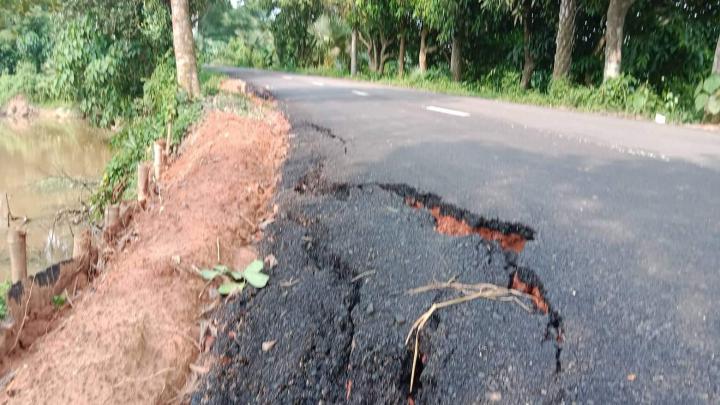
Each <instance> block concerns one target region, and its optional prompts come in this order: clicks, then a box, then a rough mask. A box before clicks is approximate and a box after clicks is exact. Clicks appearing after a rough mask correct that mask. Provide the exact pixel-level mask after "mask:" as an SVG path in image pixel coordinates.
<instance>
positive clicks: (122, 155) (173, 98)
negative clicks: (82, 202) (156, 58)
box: [91, 56, 201, 218]
mask: <svg viewBox="0 0 720 405" xmlns="http://www.w3.org/2000/svg"><path fill="white" fill-rule="evenodd" d="M143 88H144V95H143V97H142V98H141V99H138V100H136V102H135V118H133V119H131V120H130V121H129V122H128V124H127V125H126V126H125V127H124V128H123V129H122V130H121V131H120V132H119V133H118V134H116V135H115V136H114V137H113V138H112V139H111V145H112V147H113V149H114V150H115V151H116V153H115V154H114V155H113V157H112V159H111V160H110V162H109V163H108V165H107V167H106V168H105V174H104V175H103V178H102V181H101V182H100V186H99V187H98V190H97V191H96V193H95V194H94V195H93V197H92V198H91V203H92V206H93V212H94V214H95V217H96V218H99V217H100V216H101V215H102V212H103V210H104V208H105V206H106V205H107V204H110V203H116V202H117V201H118V200H120V199H121V198H123V197H125V198H131V197H134V193H135V187H134V184H135V173H136V167H137V164H138V163H139V162H141V161H143V160H149V159H150V157H151V156H150V152H151V148H150V147H151V145H152V144H153V142H155V141H156V140H158V139H163V138H164V137H165V134H166V128H167V124H168V123H170V122H171V123H172V133H171V142H172V144H177V143H179V142H180V141H181V140H182V138H183V136H184V135H185V133H186V131H187V129H188V127H189V126H190V125H191V124H192V123H193V122H195V121H197V119H198V118H199V117H200V114H201V106H200V104H199V103H197V102H190V101H189V100H188V99H187V97H186V96H185V94H184V93H182V92H178V88H177V84H176V81H175V66H174V64H173V60H172V59H171V58H170V57H169V56H168V57H165V58H163V59H162V61H161V62H160V63H159V64H158V65H157V67H156V68H155V71H154V72H153V74H152V75H151V76H150V78H149V79H147V80H146V81H145V83H144V85H143Z"/></svg>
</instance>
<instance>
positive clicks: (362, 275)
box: [350, 270, 377, 283]
mask: <svg viewBox="0 0 720 405" xmlns="http://www.w3.org/2000/svg"><path fill="white" fill-rule="evenodd" d="M375 273H377V271H375V270H368V271H364V272H362V273H360V274H358V275H357V276H355V277H353V278H352V279H351V280H350V282H351V283H354V282H356V281H358V280H360V279H362V278H365V277H370V276H372V275H373V274H375Z"/></svg>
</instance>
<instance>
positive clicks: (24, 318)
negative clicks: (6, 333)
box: [10, 278, 35, 352]
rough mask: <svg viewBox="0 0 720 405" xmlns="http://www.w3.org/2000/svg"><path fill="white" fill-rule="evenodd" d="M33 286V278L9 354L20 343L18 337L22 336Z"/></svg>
mask: <svg viewBox="0 0 720 405" xmlns="http://www.w3.org/2000/svg"><path fill="white" fill-rule="evenodd" d="M34 285H35V278H33V279H32V281H31V282H30V291H29V292H28V297H27V300H25V314H24V315H23V319H22V322H21V323H20V328H19V329H18V332H17V336H15V343H14V344H13V345H12V347H11V348H10V351H11V352H12V351H13V350H15V347H17V345H18V342H20V335H22V330H23V328H24V327H25V321H26V320H27V314H28V308H30V298H31V297H32V291H33V286H34Z"/></svg>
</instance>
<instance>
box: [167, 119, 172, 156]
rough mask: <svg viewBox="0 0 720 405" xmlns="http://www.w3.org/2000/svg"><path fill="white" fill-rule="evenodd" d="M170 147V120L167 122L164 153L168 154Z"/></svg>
mask: <svg viewBox="0 0 720 405" xmlns="http://www.w3.org/2000/svg"><path fill="white" fill-rule="evenodd" d="M171 148H172V121H170V122H168V124H167V135H165V155H167V156H170V149H171Z"/></svg>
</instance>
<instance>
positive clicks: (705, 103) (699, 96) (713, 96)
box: [695, 74, 720, 116]
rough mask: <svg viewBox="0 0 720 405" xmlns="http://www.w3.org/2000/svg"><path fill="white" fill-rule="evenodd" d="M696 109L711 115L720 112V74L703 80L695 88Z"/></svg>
mask: <svg viewBox="0 0 720 405" xmlns="http://www.w3.org/2000/svg"><path fill="white" fill-rule="evenodd" d="M695 110H697V111H699V112H704V113H705V114H707V115H710V116H717V115H718V114H720V74H713V75H711V76H710V77H708V78H706V79H705V80H703V81H701V82H700V84H698V86H697V88H696V89H695Z"/></svg>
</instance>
